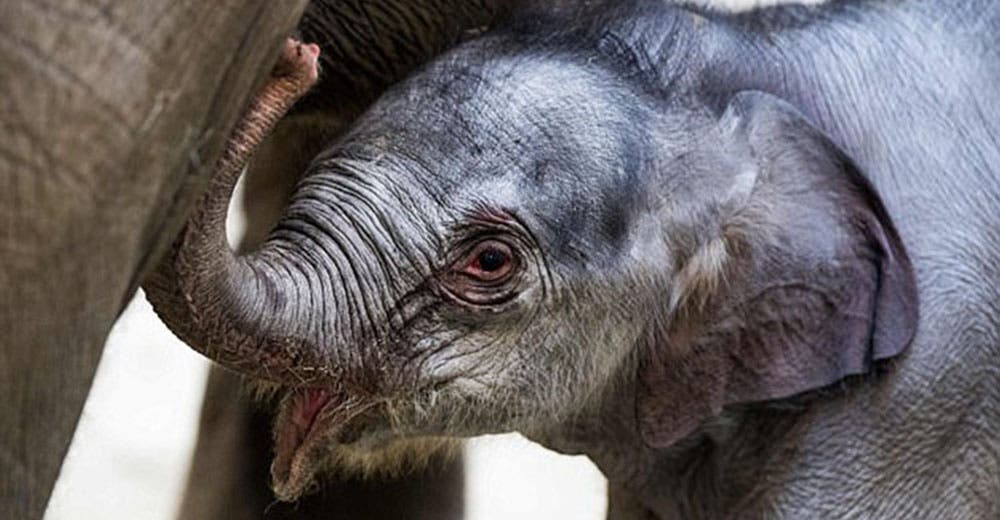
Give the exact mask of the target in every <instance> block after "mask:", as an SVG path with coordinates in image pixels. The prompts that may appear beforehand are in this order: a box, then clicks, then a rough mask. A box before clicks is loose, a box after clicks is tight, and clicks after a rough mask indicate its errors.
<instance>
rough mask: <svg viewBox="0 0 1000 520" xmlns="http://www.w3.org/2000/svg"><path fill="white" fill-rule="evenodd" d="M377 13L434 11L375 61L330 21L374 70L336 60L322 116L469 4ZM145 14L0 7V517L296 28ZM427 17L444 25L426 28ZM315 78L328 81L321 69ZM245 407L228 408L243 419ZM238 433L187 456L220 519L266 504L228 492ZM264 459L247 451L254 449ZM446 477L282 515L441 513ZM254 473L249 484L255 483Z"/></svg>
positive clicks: (247, 493)
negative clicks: (347, 67)
mask: <svg viewBox="0 0 1000 520" xmlns="http://www.w3.org/2000/svg"><path fill="white" fill-rule="evenodd" d="M320 3H321V2H320ZM393 3H395V4H397V5H398V4H400V3H405V4H406V5H407V6H408V7H410V8H415V7H421V8H427V9H434V11H428V12H432V13H433V16H427V15H426V12H425V13H424V15H423V18H422V20H424V22H425V25H421V24H413V23H409V24H408V25H407V27H408V30H410V31H413V32H411V33H405V32H404V34H406V35H407V38H409V39H408V40H406V41H405V42H401V41H400V40H398V39H397V40H395V43H396V44H397V45H400V44H412V42H413V41H419V42H420V44H421V45H420V46H419V47H418V48H419V52H413V50H412V49H411V51H410V52H407V53H403V54H400V55H394V54H391V53H384V54H382V55H381V56H379V58H380V59H379V60H376V59H375V57H374V55H373V54H372V53H373V52H374V50H373V49H370V48H368V47H369V46H374V45H375V43H376V42H374V41H373V40H372V39H371V38H370V35H368V34H365V30H360V29H359V28H358V27H353V28H352V27H351V23H354V22H360V21H361V18H362V15H361V14H359V13H358V12H354V13H353V14H352V16H351V17H349V18H346V19H343V20H341V22H343V23H344V24H346V25H347V27H346V28H345V29H344V30H342V31H340V33H338V38H339V39H340V43H341V45H342V47H341V49H342V52H352V53H357V54H358V61H355V62H347V63H350V64H352V65H357V64H362V65H364V64H369V66H370V65H371V64H372V63H375V62H376V61H377V63H379V65H380V67H382V68H381V69H380V70H379V73H378V74H373V72H372V71H371V70H370V69H368V68H366V67H364V66H358V67H354V66H352V68H351V70H352V71H354V73H353V74H352V78H351V81H347V79H346V78H344V76H343V75H340V76H337V79H338V81H341V82H342V84H343V85H348V86H351V89H352V90H350V91H346V90H340V89H325V91H326V92H328V93H329V95H347V96H352V97H351V98H350V99H341V100H339V105H338V106H337V107H335V108H336V109H337V111H332V112H336V114H335V115H338V114H341V113H347V112H350V113H352V114H355V115H356V112H358V111H359V110H361V109H362V108H363V107H364V106H366V105H367V104H368V103H369V102H370V101H371V98H372V97H373V96H374V95H377V93H378V92H380V91H381V89H382V88H383V87H384V86H385V84H386V83H387V82H388V81H390V80H391V79H392V78H391V77H386V76H385V71H386V69H387V68H388V69H391V70H394V68H395V69H399V70H396V71H395V73H405V71H406V70H408V68H409V67H412V66H414V65H415V63H413V62H412V60H416V59H425V58H426V57H427V56H428V55H429V53H433V52H437V51H439V50H440V49H441V48H442V47H443V46H444V45H447V44H451V43H452V42H453V41H454V40H455V39H457V38H458V37H460V35H461V33H462V32H464V29H461V28H459V27H455V26H452V25H451V24H468V25H470V26H476V25H478V24H479V21H477V20H475V19H474V18H475V17H476V16H483V15H484V14H483V13H480V14H476V13H477V11H476V10H477V9H480V10H483V9H484V7H483V3H481V2H464V1H463V2H461V3H458V2H456V1H455V0H412V1H408V2H399V1H397V2H390V1H388V0H383V1H381V2H376V1H369V2H367V6H369V8H376V7H378V6H379V5H383V6H384V5H392V4H393ZM161 4H162V8H157V7H153V8H151V3H149V2H127V1H106V2H100V3H99V5H98V3H94V2H77V1H72V0H69V1H60V2H37V1H34V0H29V1H18V0H10V1H5V2H3V3H2V5H0V128H2V129H3V138H2V139H0V395H3V396H4V398H3V399H2V400H0V416H2V417H3V419H2V420H0V468H2V470H3V476H2V477H0V510H2V511H3V517H4V518H11V519H21V518H27V519H36V518H40V517H42V515H43V511H44V509H45V506H46V503H47V501H48V497H49V494H50V492H51V489H52V486H53V483H54V482H55V480H56V478H57V475H58V472H59V467H60V464H61V461H62V459H63V456H64V454H65V453H66V448H67V446H68V444H69V442H70V439H71V437H72V434H73V429H74V427H75V425H76V421H77V419H78V417H79V414H80V410H81V408H82V406H83V402H84V400H85V398H86V395H87V391H88V389H89V387H90V382H91V379H92V377H93V374H94V370H95V368H96V366H97V362H98V359H99V358H100V353H101V348H102V346H103V344H104V341H105V338H106V336H107V333H108V331H109V330H110V328H111V326H112V324H113V322H114V320H115V318H116V317H117V316H118V313H119V312H120V311H121V309H122V308H123V306H124V305H125V304H126V303H127V302H128V301H129V300H130V299H131V298H132V296H133V295H134V293H135V290H136V288H137V287H138V285H139V281H140V280H141V279H142V277H143V275H144V274H145V273H146V272H148V271H149V269H150V268H151V267H152V266H153V265H155V263H156V260H157V259H158V258H159V257H160V256H161V255H162V253H163V252H164V251H165V250H166V249H167V246H169V244H170V241H171V240H172V237H174V236H176V234H177V232H178V231H179V229H180V228H181V226H182V225H183V224H184V221H185V220H186V218H187V217H186V216H187V214H188V213H189V211H190V209H191V206H192V203H193V202H194V201H195V200H196V199H197V197H198V196H199V194H200V193H201V192H202V191H203V190H204V187H205V184H206V180H207V178H208V174H209V173H211V171H212V166H213V165H214V163H215V161H216V160H217V158H218V156H219V153H220V152H221V151H222V145H223V142H224V141H225V138H226V136H227V134H228V131H229V130H230V129H231V128H232V126H233V124H234V123H235V122H236V120H237V119H238V118H239V116H240V114H241V111H242V110H243V108H244V106H245V103H246V102H247V100H248V99H249V98H250V95H251V94H252V93H253V92H254V90H255V89H256V88H257V87H258V86H259V85H260V83H261V82H262V81H263V79H264V78H265V77H266V75H267V73H268V71H269V70H270V67H271V64H272V63H273V61H274V58H275V56H276V55H277V52H278V49H280V47H281V42H282V41H283V40H284V38H285V37H286V35H287V34H289V33H290V32H293V31H294V30H295V26H296V23H297V22H298V21H299V18H300V16H301V15H302V12H303V9H304V8H305V5H306V1H305V0H293V1H287V2H286V1H282V2H273V1H270V0H263V1H248V2H222V3H219V2H203V1H201V0H194V1H187V0H182V1H176V2H166V3H161ZM339 4H340V5H344V4H347V3H346V2H339ZM456 5H457V6H456ZM449 6H451V7H453V8H454V9H452V10H451V11H448V9H449ZM315 8H316V7H315V6H314V7H312V8H310V12H312V11H313V10H315ZM484 12H485V14H489V13H490V12H491V10H484ZM373 16H374V15H373ZM307 18H308V17H307ZM443 18H446V19H447V20H449V21H448V22H447V23H441V20H442V19H443ZM366 19H367V20H374V19H377V17H375V18H370V19H369V18H366ZM366 23H367V22H366ZM364 27H366V28H368V27H369V26H368V25H364ZM422 30H423V31H427V30H429V31H430V32H424V33H421V32H420V31H422ZM436 30H440V31H441V32H442V34H439V35H435V33H434V32H433V31H436ZM399 35H400V32H399V31H397V32H396V36H397V38H398V37H399ZM351 44H353V45H355V46H357V47H358V48H359V49H361V50H362V52H359V51H358V49H352V48H351V47H352V45H351ZM383 52H384V50H383ZM365 60H367V61H365ZM325 68H326V70H328V71H329V70H332V66H330V65H329V64H327V66H326V67H325ZM326 77H333V76H332V75H328V76H326ZM361 86H364V89H367V90H365V91H364V92H362V88H361ZM338 111H339V112H338ZM352 117H353V116H352ZM227 397H229V398H232V397H234V396H232V395H229V396H227ZM223 401H224V400H223V399H222V398H219V399H217V401H216V402H215V405H216V406H215V407H214V408H215V409H218V408H226V409H228V408H227V406H226V405H230V404H234V403H232V402H223ZM234 406H235V405H234ZM209 408H212V407H209ZM209 411H210V410H209V409H208V408H206V414H207V413H208V412H209ZM248 413H249V412H248V411H247V410H246V409H242V410H240V411H239V412H238V413H237V414H235V415H236V416H238V418H239V420H245V419H246V416H247V415H248ZM241 414H242V415H241ZM253 421H258V422H259V421H260V419H259V417H258V416H253ZM264 422H266V419H265V420H264ZM239 435H242V432H239V433H233V435H232V436H229V437H225V435H218V436H214V437H213V438H215V439H218V440H223V439H224V441H233V440H237V441H238V442H234V443H232V444H228V443H224V444H223V446H224V447H226V448H234V447H240V448H244V449H245V451H244V452H243V453H234V451H233V450H229V449H223V450H218V451H216V452H214V453H211V454H207V455H211V457H209V456H205V457H203V459H202V460H204V461H206V462H207V461H211V462H214V463H215V465H214V466H213V467H212V469H213V471H212V474H211V479H210V480H209V479H206V480H205V481H204V482H198V484H205V483H211V485H212V487H211V489H214V490H227V491H231V490H233V489H235V490H238V491H239V493H232V492H230V493H228V494H226V495H224V496H225V497H226V498H227V499H229V500H230V502H228V503H224V504H223V509H221V510H222V511H225V512H226V517H227V518H238V517H240V516H239V515H243V516H242V517H246V518H259V517H260V516H261V512H262V511H263V510H264V509H265V508H266V507H267V506H268V505H269V504H270V503H271V502H272V501H273V499H272V498H271V497H270V496H269V495H270V492H269V491H268V490H266V488H264V489H261V493H259V494H256V495H255V494H253V490H254V489H255V488H253V487H251V486H240V484H244V483H245V481H243V480H241V479H242V478H244V476H243V475H242V474H241V472H242V471H243V470H244V466H242V465H240V464H253V462H252V459H251V458H250V457H248V456H247V455H248V454H252V453H255V450H257V445H255V444H252V442H242V441H247V440H248V439H244V438H239V439H234V437H238V436H239ZM249 440H251V441H252V439H249ZM268 449H269V448H266V447H264V448H262V449H260V450H259V451H261V452H264V453H262V455H266V451H267V450H268ZM262 455H258V457H259V456H262ZM248 461H249V462H248ZM455 473H456V469H455V467H454V466H453V467H450V469H449V470H448V471H446V472H444V473H443V474H441V475H439V476H434V477H428V476H427V475H415V476H411V477H409V478H407V479H400V480H397V481H394V482H391V483H385V482H381V483H380V482H375V481H373V482H369V483H367V484H359V483H350V482H347V483H342V485H339V486H338V485H332V486H328V488H327V489H326V490H325V492H326V496H325V497H317V499H316V500H313V501H312V502H311V504H309V505H308V506H306V505H303V506H302V507H300V508H299V511H298V512H299V513H301V512H302V511H304V510H306V509H307V508H308V509H309V510H311V511H313V513H312V514H316V515H318V514H320V512H321V510H325V512H326V513H325V514H326V515H327V516H328V515H329V514H330V511H337V512H340V513H345V514H348V515H352V514H353V515H355V517H364V518H376V517H379V516H377V515H378V514H381V513H382V512H386V514H387V515H388V516H387V517H388V518H398V517H400V515H399V514H397V513H394V512H392V509H391V508H390V507H386V505H385V502H387V501H388V502H391V503H392V504H396V506H397V507H405V508H409V509H410V510H411V511H412V510H413V509H414V508H416V507H417V506H415V504H424V503H426V502H427V501H434V504H435V506H436V507H438V509H437V510H436V511H435V512H436V513H442V512H443V511H449V510H451V511H457V512H456V513H455V514H456V515H457V514H460V509H461V500H460V499H461V486H460V482H459V481H458V479H459V478H460V475H459V476H458V477H456V476H455ZM263 475H266V463H265V464H264V472H263ZM254 476H255V477H256V480H255V482H260V479H261V478H263V476H258V475H256V474H255V475H254ZM435 479H437V480H435ZM227 484H233V486H234V487H232V488H226V487H225V486H226V485H227ZM437 484H440V485H441V487H440V488H435V487H434V486H435V485H437ZM208 487H209V486H206V485H203V486H202V487H201V488H200V489H207V488H208ZM258 487H263V486H262V485H259V486H258ZM265 492H266V493H267V496H265V495H264V493H265ZM418 494H422V495H425V496H417V495H418ZM258 498H259V499H258ZM216 500H217V501H218V498H216ZM191 502H194V503H191ZM234 504H238V505H239V507H233V505H234ZM214 505H217V502H213V503H212V504H205V503H204V502H196V501H189V503H188V504H187V507H186V508H185V510H184V515H185V516H184V518H197V517H204V516H201V515H209V516H208V517H211V518H219V517H220V515H219V514H218V511H219V510H216V509H212V508H211V507H212V506H214ZM200 507H201V508H200ZM282 514H283V512H282V511H280V508H271V509H270V510H269V517H271V518H277V517H280V516H281V515H282ZM443 517H445V516H444V515H443V514H438V516H434V517H433V518H443Z"/></svg>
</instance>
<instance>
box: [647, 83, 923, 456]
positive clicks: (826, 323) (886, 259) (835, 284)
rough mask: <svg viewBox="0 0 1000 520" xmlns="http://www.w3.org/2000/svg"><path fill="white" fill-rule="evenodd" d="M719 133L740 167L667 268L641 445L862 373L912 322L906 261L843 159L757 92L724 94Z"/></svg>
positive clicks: (888, 224)
mask: <svg viewBox="0 0 1000 520" xmlns="http://www.w3.org/2000/svg"><path fill="white" fill-rule="evenodd" d="M719 128H720V134H721V135H722V136H723V139H732V140H733V141H732V143H730V145H729V146H726V145H725V143H723V145H722V146H721V147H720V148H726V149H728V150H742V151H738V152H735V153H738V154H740V155H741V157H740V158H739V160H740V161H741V162H742V163H743V164H742V167H743V170H744V171H742V172H733V175H732V182H731V185H730V186H729V189H728V190H725V191H726V193H728V195H727V196H728V197H729V199H728V202H727V204H728V206H726V207H725V209H724V210H723V211H716V212H713V214H718V215H717V218H718V222H716V223H715V225H717V226H718V227H717V229H715V230H714V231H713V232H712V233H711V234H712V235H714V238H712V239H710V240H708V239H706V241H705V243H703V244H701V246H700V247H699V248H697V249H696V250H695V251H694V252H693V253H692V254H690V255H689V256H688V258H687V260H686V261H685V262H683V265H682V266H680V267H679V268H678V269H677V272H676V273H672V274H671V276H672V277H673V278H672V284H673V286H674V291H675V294H674V295H673V296H672V297H670V298H665V299H668V300H670V303H669V305H670V311H669V312H670V313H671V316H670V319H668V320H661V321H663V322H665V323H667V325H664V326H662V330H658V331H657V332H656V333H655V334H651V337H652V338H653V339H652V340H651V341H650V343H651V345H650V348H649V350H648V352H646V353H645V354H646V355H644V356H643V358H642V359H641V361H640V368H639V373H638V378H637V379H638V380H637V401H636V412H637V419H638V424H639V427H640V430H641V433H642V436H643V439H644V440H645V442H646V443H648V444H649V445H651V446H655V447H663V446H667V445H670V444H672V443H674V442H676V441H678V440H680V439H682V438H683V437H685V436H686V435H688V434H690V433H691V432H692V431H693V430H694V429H696V428H697V427H698V426H699V425H700V424H701V423H702V421H704V419H706V418H708V417H711V416H713V415H716V414H718V413H719V412H720V411H721V410H722V408H723V407H724V406H726V405H730V404H736V403H747V402H759V401H767V400H773V399H781V398H785V397H789V396H793V395H795V394H799V393H802V392H806V391H809V390H812V389H817V388H821V387H824V386H828V385H831V384H832V383H835V382H837V381H838V380H840V379H842V378H844V377H846V376H850V375H856V374H863V373H866V372H868V371H870V370H871V369H872V367H873V365H874V363H875V362H876V361H879V360H883V359H886V358H890V357H893V356H896V355H898V354H900V353H901V352H902V351H903V350H905V349H906V347H907V346H908V345H909V343H910V341H911V340H912V338H913V336H914V333H915V330H916V326H917V293H916V287H915V282H914V278H913V272H912V268H911V266H910V262H909V259H908V258H907V256H906V252H905V251H904V249H903V245H902V242H901V241H900V238H899V236H898V235H897V233H896V230H895V228H894V226H893V224H892V221H891V220H890V218H889V215H888V213H887V212H886V210H885V208H884V207H883V205H882V201H881V200H880V199H879V197H878V195H877V194H876V192H875V190H874V188H873V187H872V185H871V184H870V183H869V182H868V180H867V179H866V178H865V177H864V175H863V174H862V173H861V172H860V171H859V170H858V168H857V166H856V165H855V164H854V162H853V161H852V160H851V159H850V158H849V157H847V155H845V154H844V153H843V152H842V151H841V150H840V149H839V148H838V147H837V146H836V145H835V144H834V143H833V142H831V141H830V139H828V138H827V137H826V136H825V135H824V134H823V133H822V132H820V131H819V130H817V129H816V128H815V127H813V126H812V125H810V124H809V123H808V122H807V121H806V119H805V118H804V117H803V116H802V115H801V114H800V113H799V112H798V111H796V110H795V109H794V108H792V107H791V106H790V105H788V104H787V103H785V102H783V101H780V100H778V99H777V98H774V97H773V96H770V95H767V94H763V93H759V92H743V93H740V94H738V95H736V96H735V97H734V99H733V100H732V101H731V103H730V105H729V107H728V108H727V110H726V112H725V114H724V115H723V116H722V118H721V120H720V127H719ZM748 165H749V167H750V168H751V170H752V171H750V174H749V175H748V173H747V171H749V170H746V167H747V166H748ZM733 194H736V195H733ZM699 292H700V294H694V293H699Z"/></svg>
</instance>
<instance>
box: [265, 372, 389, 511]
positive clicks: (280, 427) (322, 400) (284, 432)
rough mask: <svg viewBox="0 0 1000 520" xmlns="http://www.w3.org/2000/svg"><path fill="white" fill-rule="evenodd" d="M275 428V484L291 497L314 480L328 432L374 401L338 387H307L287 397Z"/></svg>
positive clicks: (279, 494)
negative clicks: (327, 388) (318, 454)
mask: <svg viewBox="0 0 1000 520" xmlns="http://www.w3.org/2000/svg"><path fill="white" fill-rule="evenodd" d="M286 399H287V400H286V401H285V404H284V405H283V411H282V412H281V413H279V414H278V420H277V421H276V423H275V432H274V434H275V435H274V437H275V438H274V441H275V445H274V461H273V462H272V464H271V487H272V489H273V490H274V493H275V495H276V496H277V497H278V499H280V500H285V501H290V500H295V499H296V498H298V496H299V495H301V494H302V492H303V491H304V490H305V489H306V488H307V487H308V486H309V484H310V483H312V481H313V479H314V478H315V473H316V471H317V469H318V467H319V462H320V461H318V460H317V455H316V452H317V450H319V449H321V448H322V443H323V442H329V440H328V439H325V438H326V437H328V434H329V433H330V432H332V431H335V430H336V429H338V428H339V427H340V426H342V425H343V424H344V423H345V422H346V421H349V420H350V419H352V418H354V417H356V416H358V415H359V414H360V413H362V412H364V411H365V410H366V409H368V408H370V407H371V406H372V405H373V404H374V403H373V402H372V401H370V400H367V399H362V398H358V397H352V396H348V395H344V394H342V393H340V392H336V391H334V393H332V394H331V393H329V392H328V391H326V390H319V389H306V390H303V391H299V392H297V393H295V394H293V395H290V396H288V397H287V398H286Z"/></svg>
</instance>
